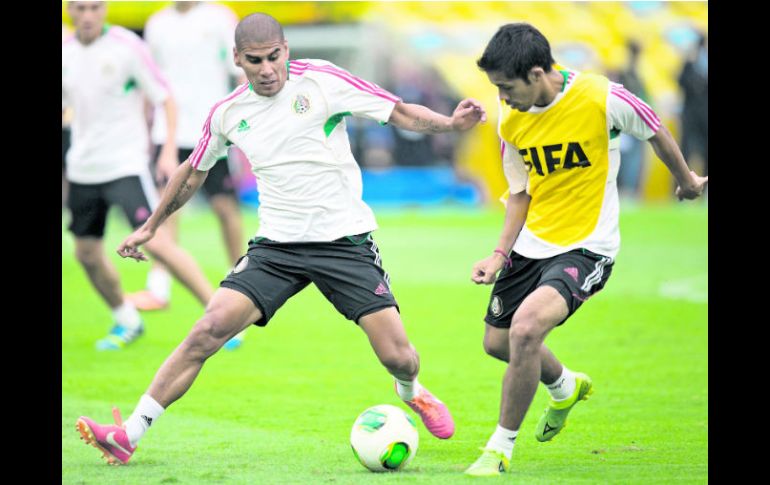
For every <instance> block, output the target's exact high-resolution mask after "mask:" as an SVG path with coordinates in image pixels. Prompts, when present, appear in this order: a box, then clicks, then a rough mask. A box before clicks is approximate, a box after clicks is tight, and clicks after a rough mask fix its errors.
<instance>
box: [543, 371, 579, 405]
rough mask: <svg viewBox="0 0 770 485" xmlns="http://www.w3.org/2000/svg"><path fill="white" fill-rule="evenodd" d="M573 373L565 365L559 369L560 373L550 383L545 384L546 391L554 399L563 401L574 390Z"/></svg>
mask: <svg viewBox="0 0 770 485" xmlns="http://www.w3.org/2000/svg"><path fill="white" fill-rule="evenodd" d="M575 384H576V382H575V374H573V373H572V371H571V370H569V369H567V367H566V366H564V368H563V369H562V371H561V375H560V376H559V378H558V379H556V380H555V381H554V382H553V383H551V384H546V386H545V387H547V388H548V392H549V393H550V394H551V397H552V398H553V400H554V401H564V400H565V399H567V398H568V397H570V396H571V395H572V393H573V392H575Z"/></svg>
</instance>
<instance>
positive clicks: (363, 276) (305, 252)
mask: <svg viewBox="0 0 770 485" xmlns="http://www.w3.org/2000/svg"><path fill="white" fill-rule="evenodd" d="M235 44H236V49H235V50H234V56H235V61H236V64H237V65H238V66H240V67H241V68H242V69H243V70H244V72H245V73H246V76H247V78H248V80H249V84H244V85H243V86H240V87H239V88H237V89H236V90H235V91H233V92H232V93H231V94H230V95H229V96H228V97H227V98H225V99H224V100H222V101H220V102H219V103H217V104H216V105H215V106H214V108H213V109H212V110H211V113H210V115H209V118H208V119H207V120H206V123H205V124H204V130H203V137H202V138H201V140H200V142H199V143H198V146H197V147H196V149H195V151H194V152H193V154H192V155H191V157H190V159H189V160H188V161H187V162H185V163H184V164H182V165H181V166H180V167H179V168H178V169H177V170H176V172H174V175H173V176H172V178H171V180H170V181H169V184H168V187H167V189H166V191H165V192H164V194H163V199H162V200H161V203H160V205H159V207H158V209H157V210H156V211H155V212H154V213H153V215H152V216H151V217H150V219H148V222H147V223H146V224H145V225H144V226H143V227H141V228H140V229H138V230H137V231H135V232H134V233H133V234H131V235H130V236H129V237H128V238H126V240H125V241H124V242H123V243H122V244H121V245H120V247H119V248H118V253H119V254H120V255H121V256H124V257H130V258H134V259H138V260H144V259H146V258H145V256H144V254H143V253H142V252H141V251H140V250H139V246H141V245H143V244H146V243H147V242H148V241H150V240H151V239H152V238H153V235H154V234H155V233H156V231H157V228H158V227H159V225H160V224H161V223H162V222H163V221H164V220H165V219H166V218H167V217H168V216H169V215H170V214H171V213H172V212H174V211H175V210H176V209H178V208H179V207H181V206H182V205H183V204H184V203H185V202H186V201H187V200H189V199H190V197H191V196H192V194H193V193H194V192H195V190H196V189H197V188H198V187H200V185H201V183H202V182H203V180H204V179H205V178H206V170H208V169H209V168H210V167H211V165H212V164H213V163H214V162H215V161H216V159H217V157H218V156H219V155H220V154H221V153H223V152H224V150H225V149H226V147H227V145H228V144H230V143H232V144H235V145H236V146H239V147H240V148H241V149H242V150H243V152H244V153H245V154H246V155H247V157H248V159H249V161H250V163H251V165H252V169H253V171H254V173H255V174H256V176H257V178H258V183H259V184H260V185H259V187H260V208H259V216H260V229H259V232H258V233H257V235H256V237H255V238H254V239H252V241H251V242H250V245H249V251H248V253H247V254H246V255H245V256H243V257H242V258H241V259H240V260H239V261H238V263H237V264H236V266H235V267H234V268H233V270H232V271H231V272H230V274H229V275H228V276H227V277H226V278H225V280H224V281H223V282H222V283H221V286H220V288H219V289H217V291H216V292H215V294H214V296H213V297H212V299H211V303H210V304H209V306H208V307H207V308H206V312H205V314H204V315H203V317H202V318H201V319H200V320H199V321H198V322H197V323H196V325H195V326H194V327H193V329H192V330H191V332H190V333H189V335H188V336H187V337H186V338H185V340H184V341H183V342H182V343H181V344H180V345H179V347H178V348H177V349H176V350H175V351H174V352H173V353H172V354H171V356H169V357H168V359H166V361H165V362H164V363H163V365H162V366H161V367H160V369H159V370H158V372H157V374H156V375H155V377H154V379H153V381H152V383H151V384H150V387H149V389H148V390H147V392H146V394H145V395H143V396H142V397H141V399H140V400H139V404H138V405H137V407H136V408H135V410H134V412H133V414H132V415H131V417H130V418H129V419H128V420H127V421H126V423H125V426H121V420H120V419H119V416H116V422H117V424H115V425H99V424H97V423H95V422H94V421H93V420H91V419H90V418H87V417H80V418H79V419H78V421H77V427H78V430H79V432H80V433H81V436H82V438H83V439H84V440H85V441H86V442H87V443H91V444H94V446H96V447H97V448H99V449H100V450H101V451H102V452H104V453H105V457H107V459H108V460H109V461H110V462H112V463H115V464H119V463H126V462H127V461H128V460H129V459H130V457H131V455H132V454H133V452H134V450H135V448H136V444H137V442H138V440H139V439H140V438H141V437H142V435H143V434H144V433H145V432H146V430H147V429H148V427H149V426H150V424H151V423H154V422H157V419H158V417H159V416H160V415H161V414H162V413H163V411H164V410H165V408H167V407H168V406H169V405H170V404H171V403H173V402H174V401H176V400H177V399H179V398H180V397H182V395H183V394H184V393H185V392H186V391H187V390H188V389H189V388H190V386H191V385H192V383H193V381H194V379H195V377H196V376H197V375H198V373H199V372H200V369H201V368H202V366H203V363H204V362H205V361H206V359H208V358H209V357H210V356H211V355H213V354H214V353H215V352H217V351H218V350H219V349H220V348H221V347H222V345H223V344H224V343H225V342H226V341H227V340H228V339H229V338H231V337H232V336H233V335H235V334H236V333H238V332H240V331H241V330H243V329H244V328H247V327H249V326H250V325H252V324H256V325H260V326H262V325H265V324H266V323H267V321H268V320H269V319H270V318H271V317H272V315H273V314H274V313H275V312H276V311H277V310H278V308H279V307H280V306H281V305H282V304H283V303H284V302H285V301H286V300H287V299H288V298H290V297H291V296H293V295H294V294H296V293H297V292H299V291H301V290H302V289H303V288H305V287H306V286H307V285H308V284H310V283H311V282H312V283H314V284H315V285H316V286H317V287H318V288H319V290H320V291H321V292H322V293H323V294H324V296H326V297H327V299H329V301H330V302H331V303H332V304H334V306H335V307H336V308H337V310H338V311H340V312H341V313H343V314H344V315H345V317H347V318H348V319H349V320H352V321H354V322H356V323H357V324H358V325H359V326H360V327H361V329H362V330H363V331H364V332H366V334H367V336H368V338H369V342H370V343H371V345H372V347H373V349H374V351H375V354H376V355H377V357H378V358H379V360H380V362H381V363H382V364H383V365H384V366H385V368H386V369H387V370H388V372H389V373H390V374H392V375H393V376H394V377H395V379H396V392H397V393H398V395H399V396H400V397H401V399H403V400H404V401H405V402H406V404H407V405H409V406H410V407H411V408H412V409H413V410H414V411H415V412H417V413H418V414H419V415H420V416H421V418H422V420H423V423H424V424H425V425H426V427H427V429H428V430H429V431H430V432H431V433H432V434H433V435H434V436H437V437H438V438H443V439H446V438H449V437H450V436H452V434H453V433H454V421H453V420H452V417H451V415H450V413H449V410H448V409H447V407H446V405H444V404H443V403H442V402H441V401H440V400H438V399H436V398H435V397H434V396H433V395H432V394H431V393H430V392H428V391H427V389H425V388H424V387H422V386H421V385H420V384H419V383H418V381H417V374H418V372H419V356H418V354H417V352H416V351H415V349H414V347H413V346H412V345H411V343H410V342H409V340H408V338H407V336H406V332H405V331H404V327H403V324H402V321H401V317H400V314H399V312H398V305H397V303H396V301H395V298H394V297H393V295H392V294H391V292H390V284H389V280H388V276H387V273H385V271H384V270H383V269H382V266H381V260H380V255H379V251H378V248H377V245H376V244H375V243H374V241H373V239H372V237H371V234H370V233H371V231H373V230H375V229H376V228H377V224H376V221H375V219H374V215H373V213H372V211H371V209H370V208H369V207H368V206H367V205H366V204H365V203H364V202H363V200H362V199H361V194H362V186H361V172H360V169H359V168H358V166H357V164H356V162H355V160H354V159H353V156H352V153H351V151H350V144H349V142H348V138H347V134H346V130H345V123H344V117H345V116H347V115H353V116H365V117H368V118H371V119H374V120H377V121H380V122H389V123H392V124H393V125H395V126H397V127H400V128H403V129H408V130H411V131H417V132H421V133H440V132H446V131H452V130H455V131H464V130H468V129H470V128H472V127H473V126H475V125H476V124H477V123H478V122H479V121H485V120H486V114H485V112H484V110H483V109H482V108H481V106H480V105H479V104H478V102H476V101H474V100H470V99H466V100H463V101H461V102H460V104H459V105H458V106H457V108H456V109H455V111H454V113H453V114H452V116H451V117H447V116H444V115H440V114H438V113H435V112H433V111H431V110H429V109H428V108H426V107H424V106H420V105H414V104H406V103H403V102H401V100H400V99H399V98H397V97H395V96H394V95H392V94H391V93H389V92H387V91H385V90H383V89H381V88H379V87H378V86H376V85H375V84H372V83H370V82H367V81H364V80H363V79H360V78H357V77H355V76H353V75H351V74H350V73H348V72H346V71H344V70H342V69H340V68H338V67H336V66H334V65H332V64H330V63H328V62H324V61H315V60H302V61H291V62H289V48H288V44H287V42H286V40H285V39H284V36H283V30H282V28H281V26H280V24H278V22H277V21H276V20H275V19H274V18H272V17H270V16H269V15H265V14H252V15H249V16H247V17H245V18H244V19H243V20H241V22H240V23H239V24H238V27H237V29H236V35H235ZM116 414H117V413H116Z"/></svg>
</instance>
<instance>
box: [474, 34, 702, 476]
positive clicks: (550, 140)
mask: <svg viewBox="0 0 770 485" xmlns="http://www.w3.org/2000/svg"><path fill="white" fill-rule="evenodd" d="M478 66H479V67H480V68H481V69H482V70H483V71H484V72H485V73H486V75H487V77H488V78H489V81H490V82H491V83H492V84H494V85H495V86H496V87H497V89H498V92H499V98H500V118H499V125H498V134H499V136H500V139H501V152H502V159H503V160H502V162H503V171H504V173H505V177H506V179H507V181H508V185H509V191H508V193H507V198H506V202H507V204H506V212H505V223H504V227H503V230H502V233H501V235H500V238H499V240H498V242H497V246H496V247H495V249H494V250H493V251H491V253H492V254H491V256H488V257H487V258H485V259H483V260H481V261H479V262H478V263H476V264H475V265H474V266H473V269H472V274H471V279H472V280H473V282H475V283H476V284H486V285H488V284H492V283H494V288H493V289H492V295H491V297H490V300H489V305H488V308H487V314H486V318H485V319H484V320H485V322H486V328H485V333H484V350H485V351H486V352H487V353H488V354H489V355H490V356H492V357H494V358H496V359H499V360H502V361H503V362H506V363H507V368H506V371H505V376H504V377H503V383H502V388H503V389H502V402H501V405H500V414H499V419H498V424H497V428H496V430H495V431H494V433H493V434H492V436H491V437H490V439H489V441H488V442H487V445H486V446H485V447H484V450H483V452H482V454H481V456H480V457H479V459H478V460H476V462H475V463H473V464H472V465H471V466H470V467H469V468H468V469H467V470H466V471H465V473H467V474H468V475H473V476H496V475H499V474H500V472H504V471H507V470H508V469H509V465H510V462H509V460H510V459H511V455H512V453H513V445H514V443H515V441H516V438H517V435H518V432H519V427H520V425H521V423H522V421H523V420H524V416H525V414H526V412H527V409H528V408H529V405H530V403H531V402H532V398H533V397H534V395H535V391H536V390H537V385H538V382H542V383H543V384H544V385H545V386H546V387H547V389H548V392H549V393H550V395H551V401H550V403H549V405H548V407H547V408H546V410H545V412H544V413H543V415H542V417H541V418H540V422H539V423H538V424H537V428H536V430H535V437H536V438H537V440H538V441H549V440H551V439H552V438H553V437H554V436H556V434H557V433H559V432H560V431H561V430H562V429H563V428H564V424H565V422H566V419H567V415H568V413H569V412H570V410H571V409H572V408H573V407H574V406H575V404H577V403H578V402H580V401H581V400H585V399H587V398H588V396H589V395H590V394H591V393H592V392H593V383H592V381H591V378H590V377H589V376H588V375H586V374H585V373H580V372H573V371H571V370H570V369H568V368H567V367H565V366H564V365H563V364H562V363H561V362H559V360H557V358H556V357H555V356H554V354H553V353H552V352H551V351H550V350H549V349H548V347H546V346H545V344H544V343H543V342H544V340H545V338H546V336H547V335H548V333H549V332H550V331H551V330H553V329H554V328H556V327H557V326H559V325H562V324H563V323H564V322H565V321H566V320H567V319H568V318H569V317H570V316H571V315H572V314H573V313H575V311H577V309H578V308H579V307H580V306H581V305H582V304H583V303H584V302H585V301H586V300H587V299H588V298H589V297H591V296H592V295H594V294H595V293H596V292H598V291H599V290H601V289H602V288H603V287H604V285H605V283H606V282H607V280H608V278H609V277H610V273H611V271H612V266H613V263H614V260H615V259H614V258H615V255H616V254H617V253H618V250H619V247H620V233H619V228H618V212H619V207H618V188H617V184H616V178H617V174H618V167H619V164H620V151H619V147H620V143H619V142H620V139H619V135H620V133H621V132H625V133H628V134H630V135H632V136H634V137H636V138H638V139H640V140H647V141H648V142H649V143H650V145H652V148H653V149H654V150H655V153H656V154H657V155H658V157H660V159H661V160H662V161H663V163H664V164H665V165H666V167H668V169H669V170H670V171H671V173H672V174H673V175H674V177H675V178H676V181H677V183H678V184H679V187H678V188H677V189H676V195H677V196H678V197H679V198H680V200H681V199H695V198H697V197H699V196H700V195H701V194H702V193H703V190H704V188H705V186H706V183H707V182H708V177H700V176H698V175H697V174H695V172H692V171H690V170H689V168H688V166H687V164H686V163H685V160H684V158H683V157H682V153H681V152H680V150H679V147H678V146H677V145H676V143H675V142H674V139H673V138H672V136H671V134H670V133H669V131H668V130H667V129H666V127H665V126H663V124H661V122H660V119H659V118H658V116H657V115H656V114H655V113H654V112H653V110H652V109H651V108H650V107H649V106H648V105H647V104H645V103H644V102H643V101H641V100H640V99H639V98H637V97H636V96H634V95H633V94H632V93H630V92H629V91H628V90H626V89H625V88H624V87H623V86H622V85H620V84H614V83H611V82H610V81H609V80H608V79H607V78H606V77H604V76H600V75H596V74H589V73H580V72H576V71H573V70H570V69H567V68H565V67H562V66H560V65H558V64H556V63H555V61H554V59H553V57H552V55H551V47H550V45H549V43H548V40H547V39H546V38H545V37H544V36H543V34H541V33H540V31H538V30H537V29H535V28H534V27H533V26H531V25H529V24H525V23H516V24H508V25H504V26H502V27H501V28H500V29H499V30H498V31H497V33H496V34H495V35H494V37H492V40H490V42H489V44H488V45H487V47H486V49H485V50H484V54H483V55H482V56H481V58H480V59H479V60H478ZM498 272H499V275H498Z"/></svg>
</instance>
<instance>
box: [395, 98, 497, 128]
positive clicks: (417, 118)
mask: <svg viewBox="0 0 770 485" xmlns="http://www.w3.org/2000/svg"><path fill="white" fill-rule="evenodd" d="M485 121H487V113H486V111H484V108H483V107H482V106H481V104H480V103H479V102H478V101H476V100H475V99H470V98H468V99H464V100H462V101H460V103H459V104H458V105H457V108H455V110H454V113H452V116H451V117H450V116H444V115H442V114H439V113H436V112H435V111H433V110H431V109H430V108H426V107H425V106H422V105H420V104H410V103H402V102H399V103H398V104H396V107H395V108H393V112H392V113H391V115H390V119H389V120H388V123H390V124H392V125H393V126H397V127H399V128H401V129H404V130H409V131H416V132H418V133H429V134H430V133H444V132H446V131H465V130H469V129H471V128H473V127H474V126H476V124H477V123H479V122H482V123H483V122H485Z"/></svg>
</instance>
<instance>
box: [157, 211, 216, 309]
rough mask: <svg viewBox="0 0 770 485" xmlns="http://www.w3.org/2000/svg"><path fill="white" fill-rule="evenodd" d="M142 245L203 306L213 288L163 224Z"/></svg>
mask: <svg viewBox="0 0 770 485" xmlns="http://www.w3.org/2000/svg"><path fill="white" fill-rule="evenodd" d="M144 247H145V249H146V250H147V252H148V253H150V255H151V256H152V257H154V258H156V259H158V260H159V261H160V262H161V263H163V264H164V265H165V266H166V267H167V268H168V269H169V270H170V271H171V274H173V275H174V277H176V279H178V280H179V282H180V283H182V284H183V285H184V286H186V287H187V288H188V289H189V290H190V291H191V292H192V293H193V294H194V295H195V297H196V298H198V300H199V301H200V302H201V303H202V304H203V305H204V306H205V305H206V304H207V303H208V301H209V299H210V298H211V295H212V294H213V292H214V289H213V288H212V286H211V284H210V283H209V282H208V280H207V279H206V276H205V275H204V274H203V271H201V269H200V267H199V266H198V264H197V263H196V262H195V260H194V259H193V258H192V256H190V255H189V254H188V253H187V252H186V251H185V250H184V249H182V248H181V247H179V246H178V245H177V244H176V243H174V241H173V240H172V239H171V236H170V235H169V233H168V229H166V228H164V226H161V227H159V228H158V230H157V232H156V233H155V237H153V238H152V239H151V240H150V241H149V242H148V243H147V244H145V246H144Z"/></svg>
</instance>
